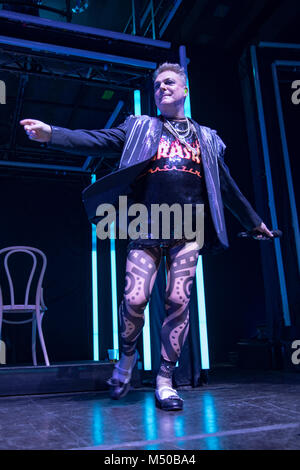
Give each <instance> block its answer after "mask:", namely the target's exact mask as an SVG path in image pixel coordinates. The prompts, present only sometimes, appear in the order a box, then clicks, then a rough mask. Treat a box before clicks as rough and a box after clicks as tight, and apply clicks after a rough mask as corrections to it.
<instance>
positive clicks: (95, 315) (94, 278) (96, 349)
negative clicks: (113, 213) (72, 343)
mask: <svg viewBox="0 0 300 470" xmlns="http://www.w3.org/2000/svg"><path fill="white" fill-rule="evenodd" d="M95 181H96V175H94V174H93V175H92V177H91V182H92V183H95ZM92 303H93V359H94V361H99V323H98V275H97V234H96V226H95V225H92Z"/></svg>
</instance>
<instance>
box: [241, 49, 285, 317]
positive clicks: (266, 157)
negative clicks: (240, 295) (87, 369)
mask: <svg viewBox="0 0 300 470" xmlns="http://www.w3.org/2000/svg"><path fill="white" fill-rule="evenodd" d="M250 55H251V61H252V69H253V76H254V87H255V94H256V102H257V110H258V120H259V125H260V134H261V141H262V148H263V157H264V165H265V170H266V181H267V191H268V198H269V207H270V215H271V222H272V227H273V228H277V227H278V224H277V214H276V207H275V198H274V190H273V182H272V173H271V164H270V154H269V146H268V139H267V131H266V121H265V115H264V108H263V101H262V94H261V88H260V80H259V73H258V64H257V57H256V48H255V46H251V47H250ZM274 247H275V256H276V262H277V270H278V277H279V286H280V294H281V302H282V308H283V317H284V321H285V326H290V324H291V320H290V312H289V305H288V298H287V290H286V283H285V276H284V269H283V261H282V254H281V248H280V241H279V239H277V238H275V240H274Z"/></svg>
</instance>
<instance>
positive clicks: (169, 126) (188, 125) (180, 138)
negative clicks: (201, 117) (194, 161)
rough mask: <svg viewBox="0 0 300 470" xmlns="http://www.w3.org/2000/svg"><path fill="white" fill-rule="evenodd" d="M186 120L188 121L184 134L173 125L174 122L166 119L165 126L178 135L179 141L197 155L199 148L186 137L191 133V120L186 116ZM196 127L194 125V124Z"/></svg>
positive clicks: (175, 135)
mask: <svg viewBox="0 0 300 470" xmlns="http://www.w3.org/2000/svg"><path fill="white" fill-rule="evenodd" d="M186 121H187V129H184V131H183V132H184V134H181V135H180V133H179V132H178V130H177V129H175V127H174V126H172V124H171V123H170V122H169V121H168V120H167V119H166V121H165V123H164V124H165V127H166V128H167V129H168V130H169V131H170V132H171V134H173V135H174V137H177V139H178V140H179V142H180V143H181V144H182V145H185V146H186V147H187V148H188V150H189V151H190V152H192V153H193V155H197V153H198V150H197V149H195V148H193V147H192V146H191V145H190V144H189V143H188V142H187V141H186V140H185V138H186V137H187V136H188V135H189V134H190V131H191V127H190V121H189V120H188V118H186ZM193 127H194V126H193Z"/></svg>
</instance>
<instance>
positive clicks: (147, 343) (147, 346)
mask: <svg viewBox="0 0 300 470" xmlns="http://www.w3.org/2000/svg"><path fill="white" fill-rule="evenodd" d="M133 98H134V114H135V116H140V115H141V114H142V106H141V92H140V90H134V94H133ZM144 314H145V324H144V328H143V353H144V370H151V369H152V363H151V337H150V313H149V302H148V304H147V306H146V308H145V312H144Z"/></svg>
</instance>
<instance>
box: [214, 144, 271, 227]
mask: <svg viewBox="0 0 300 470" xmlns="http://www.w3.org/2000/svg"><path fill="white" fill-rule="evenodd" d="M215 137H216V146H217V152H218V167H219V177H220V187H221V194H222V200H223V203H224V205H225V207H227V208H228V209H229V210H230V212H231V213H232V214H233V215H234V216H235V217H236V218H237V219H238V220H239V222H240V223H241V224H242V225H243V226H244V227H245V228H246V229H247V230H252V229H253V228H254V227H257V226H259V225H260V224H261V222H262V219H261V217H259V215H258V214H257V213H256V212H255V210H254V209H253V207H252V206H251V204H250V203H249V201H248V200H247V199H246V198H245V196H244V195H243V194H242V192H241V191H240V189H239V187H238V186H237V184H236V182H235V181H234V179H233V178H232V177H231V175H230V171H229V169H228V167H227V166H226V164H225V163H224V152H225V148H226V146H225V144H224V142H223V141H222V140H221V139H220V137H219V136H218V135H215Z"/></svg>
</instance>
